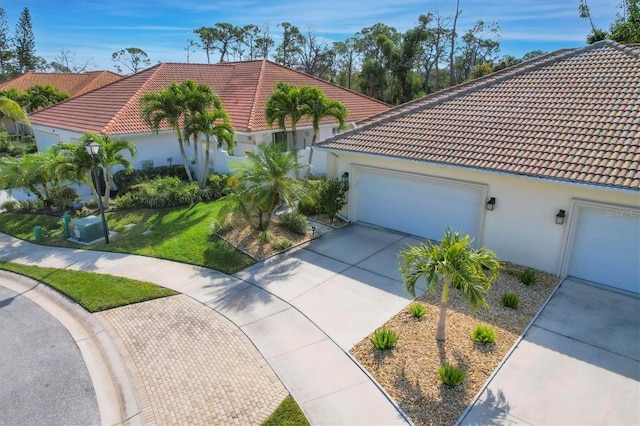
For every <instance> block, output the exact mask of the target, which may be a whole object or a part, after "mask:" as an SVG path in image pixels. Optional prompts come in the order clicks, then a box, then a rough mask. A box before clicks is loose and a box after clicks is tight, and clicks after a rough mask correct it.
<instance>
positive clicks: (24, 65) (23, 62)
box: [13, 7, 38, 74]
mask: <svg viewBox="0 0 640 426" xmlns="http://www.w3.org/2000/svg"><path fill="white" fill-rule="evenodd" d="M13 46H14V51H15V59H14V61H15V69H16V71H17V72H18V73H19V74H24V73H26V72H28V71H34V70H35V69H36V68H37V66H38V61H37V58H36V42H35V37H34V35H33V25H32V23H31V14H30V13H29V8H27V7H25V8H24V9H22V13H20V18H19V19H18V22H17V23H16V29H15V33H14V36H13Z"/></svg>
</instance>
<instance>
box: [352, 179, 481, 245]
mask: <svg viewBox="0 0 640 426" xmlns="http://www.w3.org/2000/svg"><path fill="white" fill-rule="evenodd" d="M356 185H357V193H356V197H357V201H356V202H357V218H356V220H358V221H362V222H367V223H372V224H375V225H379V226H384V227H387V228H391V229H395V230H398V231H402V232H406V233H409V234H413V235H417V236H420V237H426V238H432V239H440V238H441V237H442V235H443V234H444V231H445V229H446V228H447V227H451V228H452V229H454V230H455V231H459V232H462V233H465V234H469V235H471V236H473V237H475V236H476V235H477V231H478V229H477V228H478V218H479V215H480V213H481V206H482V200H483V191H482V190H481V189H480V188H478V187H470V186H465V185H457V184H453V183H448V182H444V181H440V180H434V179H425V178H421V177H413V176H410V175H394V174H390V173H376V172H372V171H368V170H362V171H358V172H357V174H356Z"/></svg>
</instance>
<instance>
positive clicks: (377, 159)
mask: <svg viewBox="0 0 640 426" xmlns="http://www.w3.org/2000/svg"><path fill="white" fill-rule="evenodd" d="M318 150H324V151H326V152H328V153H331V154H333V155H329V158H331V159H332V160H331V162H330V164H329V165H328V167H329V170H330V176H336V177H339V176H342V175H343V174H344V173H348V178H349V180H350V190H349V198H348V200H349V202H348V205H347V208H345V214H346V216H347V217H348V219H349V220H350V221H361V222H367V223H371V224H374V225H380V226H384V227H388V228H392V229H396V230H399V231H402V232H406V233H409V234H412V235H416V236H420V237H427V238H430V239H434V240H438V239H439V238H441V236H442V235H443V234H444V231H445V229H446V228H447V227H449V226H450V227H452V229H454V230H457V231H461V232H463V233H468V234H469V235H471V236H472V237H474V238H475V239H476V242H475V244H476V246H486V247H489V248H491V249H493V250H494V251H496V253H497V254H498V255H499V257H500V258H501V259H503V260H506V261H511V262H515V263H518V264H522V265H526V266H530V267H534V268H539V269H541V270H544V271H548V272H551V273H554V274H557V275H559V276H566V275H571V276H574V277H578V278H581V279H585V280H589V281H594V282H597V283H600V284H604V285H607V286H612V287H616V288H618V289H622V290H626V291H630V292H633V293H636V294H638V293H640V266H639V265H640V46H637V45H636V46H623V45H619V44H617V43H614V42H611V41H604V42H599V43H596V44H593V45H590V46H588V47H585V48H580V49H576V50H565V51H559V52H555V53H551V54H548V55H546V56H543V57H539V58H537V59H534V60H532V61H529V62H526V63H523V64H520V65H517V66H514V67H512V68H509V69H505V70H503V71H500V72H497V73H494V74H491V75H489V76H486V77H484V78H481V79H477V80H473V81H470V82H467V83H465V84H462V85H460V86H457V87H452V88H450V89H447V90H443V91H441V92H438V93H434V94H432V95H429V96H426V97H424V98H421V99H418V100H415V101H412V102H409V103H407V104H404V105H401V106H399V107H397V108H394V109H391V110H389V111H388V112H386V113H383V114H380V115H378V116H375V117H371V118H370V119H368V120H364V121H362V122H359V123H357V127H356V128H355V129H354V130H351V131H348V132H345V133H343V134H341V135H337V136H335V137H333V138H330V139H328V140H326V141H324V142H322V143H321V144H320V146H319V147H318ZM345 177H346V176H345Z"/></svg>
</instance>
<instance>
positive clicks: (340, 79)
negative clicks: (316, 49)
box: [333, 37, 356, 89]
mask: <svg viewBox="0 0 640 426" xmlns="http://www.w3.org/2000/svg"><path fill="white" fill-rule="evenodd" d="M355 43H356V40H355V38H353V37H349V38H347V39H346V40H345V41H337V42H335V43H333V50H334V52H335V57H334V62H333V65H334V75H335V77H336V78H335V79H334V81H335V82H336V83H338V84H339V85H341V86H343V87H346V88H347V89H351V83H352V80H353V77H354V72H355V65H356V64H355V62H356V49H355Z"/></svg>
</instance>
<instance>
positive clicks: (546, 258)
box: [314, 153, 640, 275]
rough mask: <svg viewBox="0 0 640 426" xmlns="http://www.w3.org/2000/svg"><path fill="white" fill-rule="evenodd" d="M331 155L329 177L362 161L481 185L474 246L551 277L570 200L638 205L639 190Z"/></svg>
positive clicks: (558, 264)
mask: <svg viewBox="0 0 640 426" xmlns="http://www.w3.org/2000/svg"><path fill="white" fill-rule="evenodd" d="M314 155H315V154H314ZM329 155H330V156H331V155H332V154H329ZM334 158H335V161H336V165H335V171H333V172H332V174H331V175H332V176H335V177H338V176H340V175H342V173H344V172H345V171H346V172H351V167H352V165H366V166H371V167H379V168H382V169H390V170H402V171H404V172H409V173H417V174H424V175H429V176H434V177H440V178H445V179H457V180H464V181H468V182H475V183H479V184H483V185H487V198H488V197H495V198H496V207H495V210H494V211H484V213H483V215H484V218H483V220H482V223H483V225H482V227H481V232H480V235H479V236H478V239H479V240H480V241H479V244H480V245H483V246H486V247H489V248H491V249H492V250H494V251H495V252H496V253H497V254H498V256H499V257H500V258H501V259H503V260H507V261H511V262H514V263H518V264H522V265H526V266H531V267H534V268H537V269H541V270H543V271H547V272H550V273H553V274H557V275H560V274H561V272H562V262H563V256H565V248H566V246H567V244H568V229H569V224H570V223H571V221H572V220H573V219H574V218H573V216H572V215H573V212H572V202H573V201H574V200H587V201H595V202H599V203H607V204H612V205H616V206H622V207H629V208H636V209H637V208H640V193H638V192H634V191H622V190H611V189H608V188H602V187H597V186H591V185H577V184H570V183H563V182H559V181H550V180H543V179H535V178H527V177H521V176H515V175H507V174H502V173H491V172H482V171H475V170H471V169H463V168H455V167H444V166H436V165H428V164H426V163H418V162H411V161H401V160H393V159H386V158H381V157H373V156H369V157H366V156H356V155H353V154H343V153H340V154H339V155H338V157H335V156H334ZM352 184H353V183H352ZM356 192H357V191H349V197H350V198H351V197H352V196H353V195H352V194H355V193H356ZM354 204H355V203H354V200H351V199H349V205H348V206H347V208H346V209H345V211H344V212H345V214H347V215H349V214H350V206H353V205H354ZM560 209H563V210H565V211H566V214H567V218H566V220H565V223H564V225H556V224H555V216H556V214H557V213H558V210H560ZM398 214H402V212H398ZM443 232H444V230H443Z"/></svg>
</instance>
